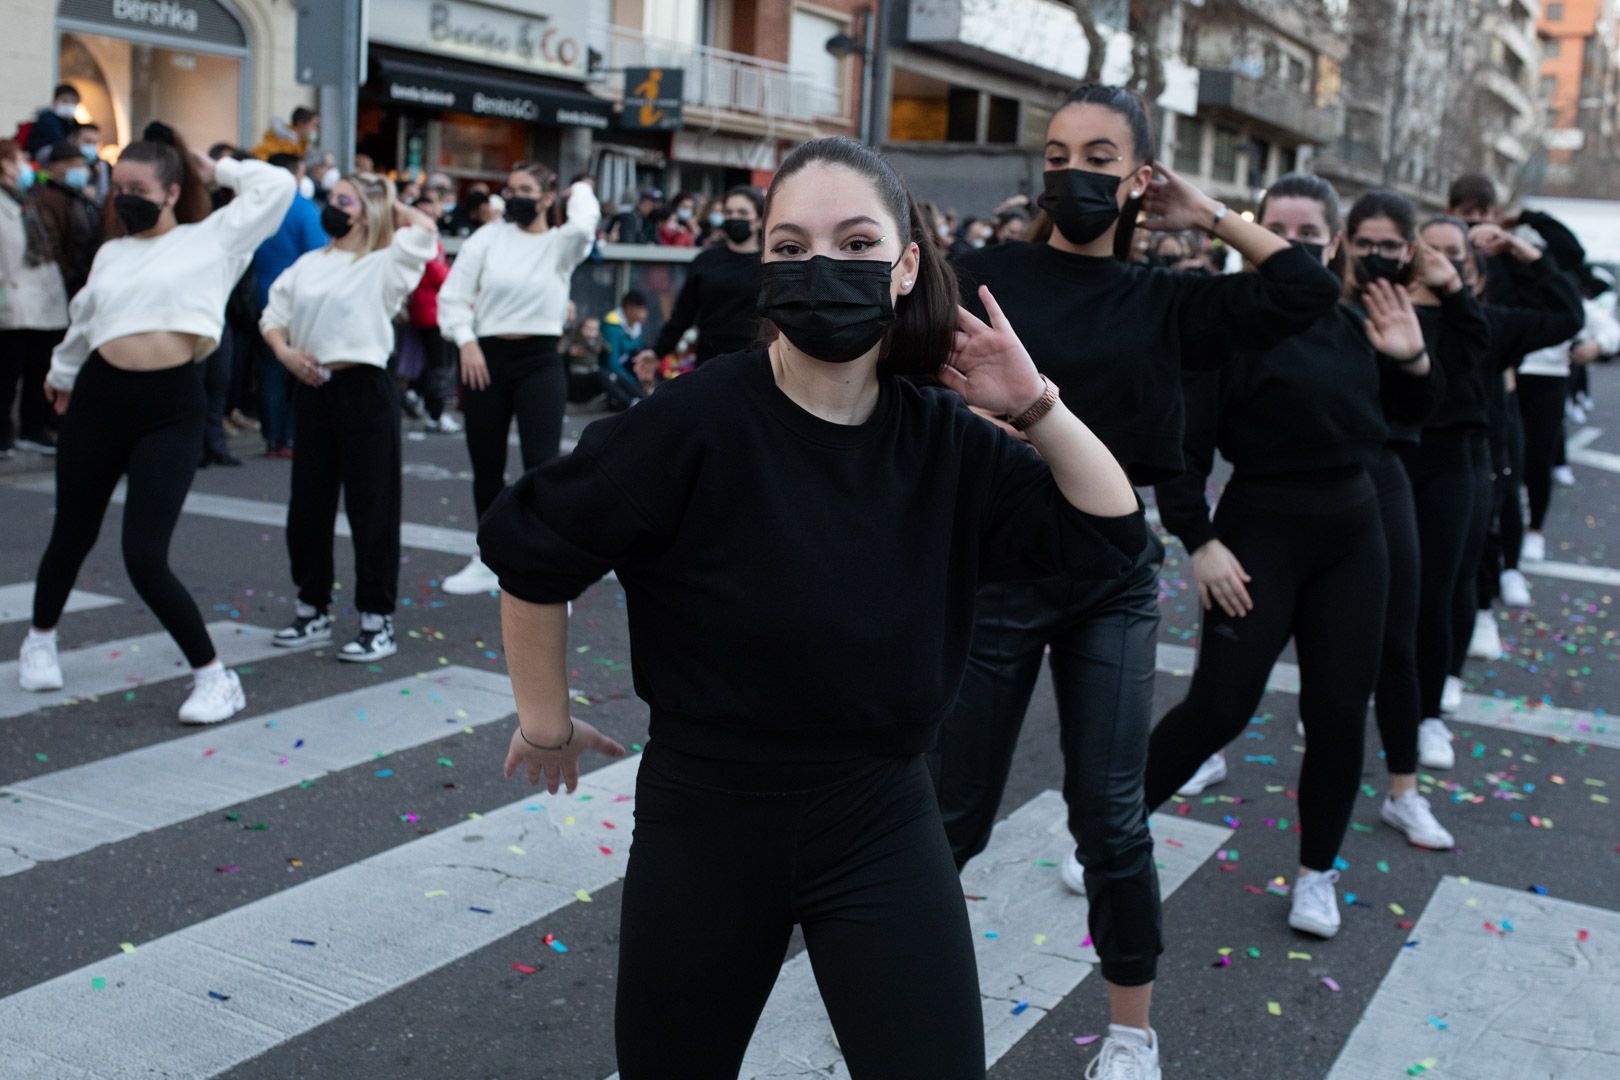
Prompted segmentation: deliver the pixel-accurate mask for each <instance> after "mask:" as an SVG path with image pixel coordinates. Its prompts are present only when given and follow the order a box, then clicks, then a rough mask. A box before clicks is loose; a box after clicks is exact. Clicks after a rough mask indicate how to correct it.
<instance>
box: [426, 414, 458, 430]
mask: <svg viewBox="0 0 1620 1080" xmlns="http://www.w3.org/2000/svg"><path fill="white" fill-rule="evenodd" d="M422 426H423V427H425V428H427V430H429V431H437V432H438V433H439V434H440V435H459V434H460V433H461V424H460V423H458V422H457V420H456V418H455V417H453V416H451V415H450V414H449V413H448V412H446V413H441V414H440V416H439V418H438V419H437V420H435V419H433V418H432V417H431V416H430V417H428V419H427V422H426V423H424V424H423V425H422Z"/></svg>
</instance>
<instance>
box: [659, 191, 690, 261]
mask: <svg viewBox="0 0 1620 1080" xmlns="http://www.w3.org/2000/svg"><path fill="white" fill-rule="evenodd" d="M696 218H697V196H696V195H688V194H686V193H684V192H683V193H682V194H680V195H677V196H676V197H675V207H674V209H673V210H672V211H671V212H670V214H669V216H668V217H666V218H664V220H663V221H660V222H659V223H658V242H659V243H660V244H662V245H663V246H664V247H696V246H697V240H698V227H697V220H696Z"/></svg>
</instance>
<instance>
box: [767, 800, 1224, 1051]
mask: <svg viewBox="0 0 1620 1080" xmlns="http://www.w3.org/2000/svg"><path fill="white" fill-rule="evenodd" d="M1152 821H1153V835H1154V840H1155V846H1154V857H1155V859H1156V860H1157V861H1158V863H1159V867H1160V868H1159V884H1160V888H1161V889H1162V890H1163V891H1164V895H1166V896H1169V895H1170V894H1171V893H1172V892H1174V891H1175V890H1176V889H1177V888H1178V887H1179V886H1180V885H1181V884H1182V882H1184V881H1186V880H1187V879H1188V878H1189V877H1191V876H1192V874H1193V872H1194V871H1195V870H1197V869H1198V867H1199V866H1200V865H1201V864H1202V863H1203V862H1204V861H1205V860H1206V859H1208V858H1209V857H1210V856H1211V855H1213V854H1215V852H1216V851H1217V850H1218V849H1219V848H1220V847H1221V846H1222V845H1223V844H1224V843H1226V841H1227V839H1228V838H1229V837H1230V836H1231V835H1232V830H1230V829H1224V828H1220V827H1219V826H1215V825H1206V824H1204V823H1202V822H1197V821H1192V820H1190V819H1188V818H1185V817H1180V816H1177V815H1166V814H1156V815H1154V817H1153V819H1152ZM1167 841H1173V843H1167ZM1073 849H1074V841H1073V840H1072V839H1071V838H1070V837H1069V830H1068V825H1067V814H1066V812H1065V810H1064V806H1063V797H1062V796H1061V795H1059V794H1058V793H1057V792H1055V791H1046V792H1043V793H1042V794H1040V795H1039V796H1037V797H1036V798H1034V799H1032V800H1031V801H1029V802H1027V803H1025V804H1024V805H1023V806H1022V807H1020V808H1019V809H1018V810H1016V811H1015V812H1014V813H1013V814H1012V815H1011V816H1009V817H1008V818H1007V819H1006V820H1005V821H1002V822H1000V823H998V824H997V825H996V827H995V830H994V832H993V833H992V834H991V839H990V844H989V846H988V847H986V848H985V850H984V852H983V853H982V854H980V855H979V856H978V857H977V858H975V859H974V860H973V861H972V862H970V863H968V865H967V868H966V869H965V870H963V872H962V891H963V892H964V893H966V894H967V895H969V896H974V897H982V899H976V900H972V901H970V902H969V903H968V906H967V907H968V918H969V921H970V922H971V924H972V927H973V944H974V951H975V952H976V954H977V960H978V968H979V991H980V994H981V996H982V999H983V1005H984V1035H985V1066H986V1068H988V1067H989V1066H991V1065H994V1064H995V1062H996V1061H998V1060H999V1059H1000V1058H1001V1057H1002V1056H1003V1055H1004V1054H1006V1053H1007V1051H1009V1050H1011V1049H1012V1048H1013V1046H1014V1045H1016V1044H1017V1042H1018V1040H1019V1039H1022V1038H1023V1037H1024V1036H1025V1035H1027V1034H1029V1032H1030V1031H1031V1030H1032V1029H1033V1028H1034V1027H1035V1025H1036V1024H1038V1023H1040V1021H1041V1020H1042V1019H1043V1018H1044V1017H1045V1016H1046V1014H1047V1013H1048V1012H1050V1011H1051V1010H1052V1009H1053V1008H1055V1007H1056V1006H1057V1005H1058V1004H1059V1003H1060V1002H1061V1001H1062V1000H1063V999H1064V997H1066V996H1067V995H1068V994H1069V993H1070V992H1071V991H1072V990H1073V989H1074V988H1075V987H1076V986H1078V985H1079V983H1080V980H1082V979H1084V978H1085V977H1086V976H1087V975H1089V974H1091V972H1092V970H1093V969H1094V967H1095V965H1096V962H1097V957H1096V953H1095V952H1094V951H1093V950H1092V949H1091V948H1090V947H1089V946H1088V947H1082V945H1081V943H1082V941H1086V940H1089V938H1088V935H1087V933H1086V912H1087V908H1086V901H1085V900H1084V899H1083V898H1082V897H1078V896H1074V895H1072V894H1071V893H1070V892H1069V891H1068V890H1067V889H1065V888H1064V887H1063V884H1062V882H1061V881H1060V880H1059V877H1058V868H1057V865H1056V863H1057V860H1059V859H1063V858H1065V857H1066V856H1067V855H1068V853H1069V852H1070V851H1072V850H1073ZM991 934H993V935H995V936H994V937H991V936H989V935H991ZM1038 935H1039V937H1040V944H1038V945H1037V944H1035V942H1036V940H1037V936H1038ZM1021 1001H1022V1002H1027V1003H1028V1004H1027V1007H1026V1008H1024V1009H1018V1010H1017V1011H1016V1012H1015V1011H1014V1009H1015V1007H1016V1006H1017V1005H1018V1003H1019V1002H1021ZM831 1033H832V1027H831V1024H830V1023H829V1021H828V1019H827V1012H826V1008H825V1006H824V1005H823V1004H822V1001H821V993H820V991H819V990H818V989H817V987H816V980H815V975H814V974H813V973H812V971H811V968H810V957H809V954H808V953H804V952H801V953H799V955H797V956H795V957H794V958H793V959H792V960H789V961H788V962H787V963H786V964H784V965H783V966H782V972H781V974H780V975H779V976H778V978H777V980H776V987H775V989H774V990H772V992H771V998H770V1001H769V1003H768V1004H767V1005H766V1006H765V1011H764V1013H763V1014H762V1015H761V1016H760V1019H759V1026H758V1027H757V1028H756V1029H755V1031H754V1039H753V1042H752V1043H751V1044H750V1045H749V1048H748V1053H747V1055H746V1056H745V1057H744V1059H743V1075H744V1076H789V1075H804V1076H828V1077H844V1078H847V1077H848V1076H849V1070H848V1069H847V1068H846V1067H845V1066H844V1061H843V1055H842V1054H840V1053H839V1051H838V1049H837V1047H836V1046H834V1045H833V1042H832V1035H831Z"/></svg>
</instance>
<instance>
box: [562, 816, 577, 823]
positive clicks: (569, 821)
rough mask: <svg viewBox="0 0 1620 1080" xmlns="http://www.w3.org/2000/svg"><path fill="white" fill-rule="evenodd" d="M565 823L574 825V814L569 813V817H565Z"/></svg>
mask: <svg viewBox="0 0 1620 1080" xmlns="http://www.w3.org/2000/svg"><path fill="white" fill-rule="evenodd" d="M563 824H564V825H573V824H575V822H574V815H573V814H569V815H568V816H567V817H565V818H563Z"/></svg>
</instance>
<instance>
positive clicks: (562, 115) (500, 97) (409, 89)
mask: <svg viewBox="0 0 1620 1080" xmlns="http://www.w3.org/2000/svg"><path fill="white" fill-rule="evenodd" d="M372 61H373V62H372V75H373V77H372V79H371V81H370V82H369V83H367V84H366V86H365V87H364V88H362V93H364V94H365V95H366V96H367V97H382V98H385V99H386V100H389V101H400V102H404V103H406V104H409V105H418V106H422V107H424V108H431V109H449V110H451V111H453V112H466V113H474V114H476V115H478V116H493V117H497V118H499V119H502V120H519V121H523V122H525V123H538V124H558V125H564V126H572V127H587V128H594V129H596V130H598V131H602V130H606V129H607V127H608V126H609V124H610V117H611V115H612V112H611V108H610V106H609V104H608V102H606V101H603V100H601V99H599V98H595V97H593V96H592V95H590V94H589V93H587V92H585V91H583V90H575V89H573V88H572V87H566V86H547V85H546V84H544V83H541V82H538V81H536V82H532V83H531V82H528V81H527V80H519V79H512V78H494V77H491V76H490V75H488V74H486V73H484V72H481V71H480V70H479V69H477V68H472V67H463V66H461V65H452V64H450V63H448V62H445V61H439V62H437V63H429V62H422V63H417V62H413V61H410V60H404V59H400V58H397V57H395V56H393V55H392V54H385V55H379V54H376V53H374V54H373V57H372Z"/></svg>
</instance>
